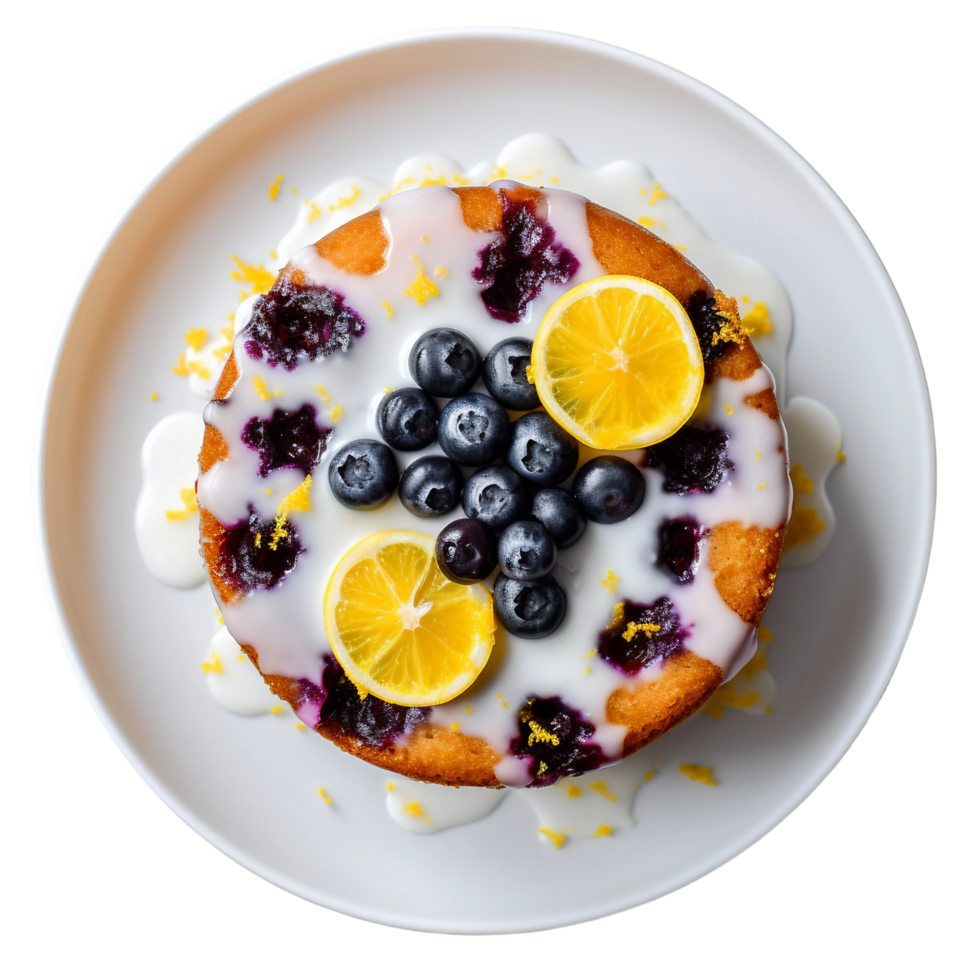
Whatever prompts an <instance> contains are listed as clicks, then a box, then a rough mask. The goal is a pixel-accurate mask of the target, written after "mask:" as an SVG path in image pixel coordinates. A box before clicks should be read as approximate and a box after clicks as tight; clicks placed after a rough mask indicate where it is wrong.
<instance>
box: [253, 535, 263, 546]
mask: <svg viewBox="0 0 980 980" xmlns="http://www.w3.org/2000/svg"><path fill="white" fill-rule="evenodd" d="M255 547H256V548H261V547H262V532H261V531H257V532H256V534H255Z"/></svg>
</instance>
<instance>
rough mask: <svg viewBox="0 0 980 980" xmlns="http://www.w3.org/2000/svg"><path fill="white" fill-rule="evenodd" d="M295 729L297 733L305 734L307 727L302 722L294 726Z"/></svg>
mask: <svg viewBox="0 0 980 980" xmlns="http://www.w3.org/2000/svg"><path fill="white" fill-rule="evenodd" d="M293 728H295V729H296V731H298V732H305V731H306V725H304V724H303V723H302V722H301V721H297V722H296V723H295V724H294V725H293Z"/></svg>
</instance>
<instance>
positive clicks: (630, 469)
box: [572, 456, 647, 524]
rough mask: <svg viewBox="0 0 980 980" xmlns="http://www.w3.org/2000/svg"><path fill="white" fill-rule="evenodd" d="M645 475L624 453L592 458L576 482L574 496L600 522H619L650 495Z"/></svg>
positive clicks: (588, 513) (586, 512) (587, 514)
mask: <svg viewBox="0 0 980 980" xmlns="http://www.w3.org/2000/svg"><path fill="white" fill-rule="evenodd" d="M646 489H647V485H646V481H645V480H644V479H643V474H642V473H641V472H640V471H639V470H638V469H637V468H636V467H635V466H634V465H633V464H632V463H630V462H629V461H628V460H625V459H623V458H622V457H620V456H597V457H596V458H595V459H590V460H589V461H588V462H587V463H586V464H585V466H583V467H582V468H581V469H580V470H579V471H578V473H576V474H575V481H574V482H573V483H572V496H573V497H574V498H575V499H576V500H577V501H578V502H579V504H580V505H581V507H582V510H584V511H585V516H586V517H587V518H588V519H589V520H590V521H595V522H596V524H616V523H618V522H619V521H625V520H626V518H627V517H631V516H632V515H633V514H635V513H636V512H637V510H639V507H640V504H642V503H643V497H644V496H645V495H646Z"/></svg>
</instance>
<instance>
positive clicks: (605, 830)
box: [592, 823, 613, 837]
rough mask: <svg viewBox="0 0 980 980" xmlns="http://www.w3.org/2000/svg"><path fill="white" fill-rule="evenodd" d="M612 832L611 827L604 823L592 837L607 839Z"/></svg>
mask: <svg viewBox="0 0 980 980" xmlns="http://www.w3.org/2000/svg"><path fill="white" fill-rule="evenodd" d="M612 832H613V829H612V827H610V826H609V824H607V823H604V824H601V825H600V826H599V827H597V828H596V832H595V833H594V834H593V835H592V836H593V837H608V836H609V835H610V834H611V833H612Z"/></svg>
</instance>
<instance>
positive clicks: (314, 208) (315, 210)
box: [303, 198, 332, 224]
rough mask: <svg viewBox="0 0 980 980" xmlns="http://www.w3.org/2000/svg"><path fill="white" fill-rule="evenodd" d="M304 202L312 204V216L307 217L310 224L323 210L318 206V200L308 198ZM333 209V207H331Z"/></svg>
mask: <svg viewBox="0 0 980 980" xmlns="http://www.w3.org/2000/svg"><path fill="white" fill-rule="evenodd" d="M303 203H304V204H309V206H310V216H309V217H308V218H307V219H306V223H307V224H309V223H310V222H311V221H316V219H317V218H319V217H320V215H321V214H323V212H322V211H321V210H320V209H319V208H318V207H317V206H316V201H311V200H310V199H309V198H307V199H306V200H305V201H303ZM331 210H332V209H331Z"/></svg>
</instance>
